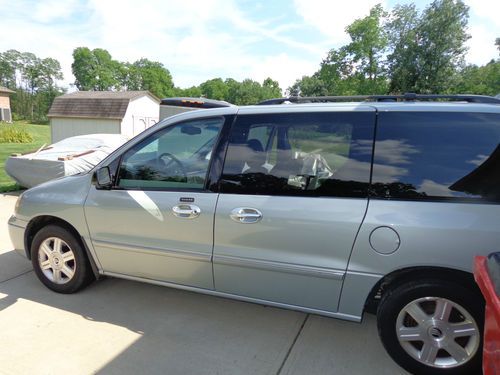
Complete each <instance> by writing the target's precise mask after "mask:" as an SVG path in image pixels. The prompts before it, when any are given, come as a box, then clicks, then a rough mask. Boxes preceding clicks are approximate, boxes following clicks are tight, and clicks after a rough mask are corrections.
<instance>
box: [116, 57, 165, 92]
mask: <svg viewBox="0 0 500 375" xmlns="http://www.w3.org/2000/svg"><path fill="white" fill-rule="evenodd" d="M122 67H125V68H124V72H125V80H124V81H123V82H122V86H124V87H126V88H127V89H128V90H149V91H150V92H151V93H153V94H154V95H156V96H157V97H159V98H164V97H168V96H172V95H174V83H173V81H172V76H171V75H170V72H169V71H168V69H166V68H165V67H164V66H163V64H161V63H159V62H156V61H151V60H148V59H146V58H142V59H140V60H137V61H136V62H134V63H133V64H122ZM117 68H118V69H119V67H117ZM121 75H122V76H123V73H121Z"/></svg>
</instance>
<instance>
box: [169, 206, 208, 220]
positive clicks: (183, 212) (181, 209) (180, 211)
mask: <svg viewBox="0 0 500 375" xmlns="http://www.w3.org/2000/svg"><path fill="white" fill-rule="evenodd" d="M172 213H173V214H174V215H175V216H177V217H180V218H182V219H194V218H196V217H198V216H200V214H201V209H200V207H198V206H195V205H194V204H178V205H177V206H174V207H172Z"/></svg>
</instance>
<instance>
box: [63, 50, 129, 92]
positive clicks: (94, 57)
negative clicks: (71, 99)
mask: <svg viewBox="0 0 500 375" xmlns="http://www.w3.org/2000/svg"><path fill="white" fill-rule="evenodd" d="M121 68H122V66H121V63H119V62H118V61H115V60H113V59H112V58H111V55H110V53H109V52H108V51H107V50H105V49H102V48H96V49H94V50H92V51H91V50H90V49H89V48H87V47H78V48H75V50H74V51H73V64H71V70H72V72H73V75H74V76H75V79H76V80H75V86H76V87H77V88H78V89H79V90H84V91H87V90H91V91H92V90H95V91H105V90H112V89H117V88H120V76H121Z"/></svg>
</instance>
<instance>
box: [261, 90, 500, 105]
mask: <svg viewBox="0 0 500 375" xmlns="http://www.w3.org/2000/svg"><path fill="white" fill-rule="evenodd" d="M426 100H443V101H444V100H447V101H459V102H467V103H483V104H500V99H498V98H494V97H492V96H486V95H434V94H430V95H428V94H415V93H411V92H409V93H406V94H403V95H354V96H303V97H302V96H289V97H287V98H276V99H268V100H264V101H262V102H260V103H258V105H272V104H283V103H287V102H288V103H296V104H298V103H327V102H412V101H426Z"/></svg>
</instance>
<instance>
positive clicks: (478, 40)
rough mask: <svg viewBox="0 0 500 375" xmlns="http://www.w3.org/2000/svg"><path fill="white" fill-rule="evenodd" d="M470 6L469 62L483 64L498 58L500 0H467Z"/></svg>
mask: <svg viewBox="0 0 500 375" xmlns="http://www.w3.org/2000/svg"><path fill="white" fill-rule="evenodd" d="M466 4H467V5H468V6H469V7H470V10H469V14H470V22H469V25H470V26H469V33H470V35H471V38H470V39H469V40H468V42H467V46H468V47H469V51H468V54H467V58H466V59H467V62H469V63H473V64H477V65H483V64H486V63H487V62H489V61H490V60H491V59H495V58H498V50H497V48H496V46H495V39H496V38H497V37H500V23H499V22H498V21H499V19H500V18H499V17H500V16H499V15H500V1H497V0H495V1H492V0H466Z"/></svg>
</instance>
